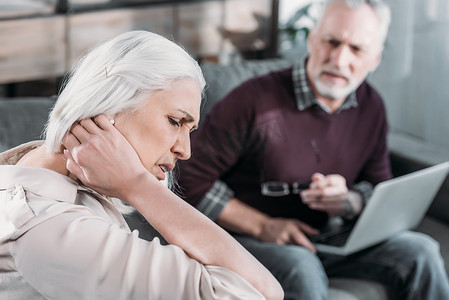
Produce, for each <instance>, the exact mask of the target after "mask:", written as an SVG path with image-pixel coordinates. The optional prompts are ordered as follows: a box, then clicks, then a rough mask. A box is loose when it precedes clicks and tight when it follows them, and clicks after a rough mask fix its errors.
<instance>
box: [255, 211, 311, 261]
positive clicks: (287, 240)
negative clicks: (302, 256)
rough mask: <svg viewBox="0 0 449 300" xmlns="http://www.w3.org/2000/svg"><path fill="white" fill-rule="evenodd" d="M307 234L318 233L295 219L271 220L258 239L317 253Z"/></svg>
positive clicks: (266, 223) (267, 222) (264, 226)
mask: <svg viewBox="0 0 449 300" xmlns="http://www.w3.org/2000/svg"><path fill="white" fill-rule="evenodd" d="M306 234H308V235H315V234H318V231H317V230H316V229H314V228H312V227H310V226H309V225H307V224H305V223H303V222H301V221H298V220H295V219H283V218H269V219H267V221H266V222H265V223H264V224H263V226H262V231H261V232H260V234H259V235H258V236H257V238H258V239H259V240H261V241H263V242H271V243H276V244H294V245H301V246H303V247H305V248H307V249H309V250H310V251H312V252H314V253H316V249H315V247H314V246H313V245H312V243H311V242H310V241H309V239H308V238H307V237H306Z"/></svg>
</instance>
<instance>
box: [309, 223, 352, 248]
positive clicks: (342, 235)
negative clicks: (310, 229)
mask: <svg viewBox="0 0 449 300" xmlns="http://www.w3.org/2000/svg"><path fill="white" fill-rule="evenodd" d="M352 228H353V227H352V226H343V227H340V228H338V229H334V230H330V231H327V232H324V233H321V234H319V235H315V236H309V239H310V241H311V242H312V243H314V244H325V245H330V246H336V247H341V246H343V245H344V244H345V243H346V241H347V240H348V237H349V234H350V233H351V230H352Z"/></svg>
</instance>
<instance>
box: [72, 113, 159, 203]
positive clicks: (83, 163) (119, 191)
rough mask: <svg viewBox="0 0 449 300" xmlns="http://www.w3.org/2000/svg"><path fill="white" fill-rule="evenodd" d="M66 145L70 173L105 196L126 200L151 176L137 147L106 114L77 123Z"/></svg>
mask: <svg viewBox="0 0 449 300" xmlns="http://www.w3.org/2000/svg"><path fill="white" fill-rule="evenodd" d="M63 145H64V147H65V148H66V149H65V150H64V156H65V157H66V158H67V165H66V167H67V169H68V171H69V172H70V173H72V174H73V175H74V176H76V177H77V178H78V179H79V180H80V181H81V182H82V183H83V184H84V185H86V186H87V187H90V188H92V189H94V190H95V191H97V192H99V193H101V194H103V195H106V196H110V197H116V198H119V199H122V200H126V198H127V197H126V195H128V193H129V191H130V190H132V187H133V184H134V183H135V182H138V180H139V178H141V177H142V176H148V174H150V173H149V172H148V171H147V170H146V169H145V167H144V166H143V164H142V163H141V161H140V159H139V156H138V155H137V153H136V151H135V150H134V148H133V147H132V146H131V145H130V143H129V142H128V141H127V140H126V138H125V137H124V136H123V135H122V134H121V133H120V132H119V131H118V130H117V129H116V128H115V127H114V125H113V124H112V123H111V121H110V120H109V118H107V117H106V116H104V115H99V116H96V117H95V118H94V120H92V119H85V120H82V121H80V122H79V123H76V124H74V125H73V126H72V128H71V129H70V132H68V133H67V134H66V136H65V138H64V140H63ZM150 177H152V176H150ZM154 181H155V182H157V179H156V178H154Z"/></svg>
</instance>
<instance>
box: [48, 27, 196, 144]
mask: <svg viewBox="0 0 449 300" xmlns="http://www.w3.org/2000/svg"><path fill="white" fill-rule="evenodd" d="M183 78H192V79H194V80H196V81H197V82H198V83H199V84H200V86H201V90H203V89H204V86H205V80H204V77H203V74H202V72H201V69H200V67H199V65H198V63H197V62H196V61H195V60H194V59H193V58H192V57H191V56H190V55H189V54H188V53H187V52H186V51H185V50H184V49H183V48H181V47H180V46H179V45H177V44H176V43H174V42H172V41H170V40H168V39H166V38H164V37H162V36H160V35H157V34H155V33H151V32H148V31H130V32H127V33H124V34H121V35H119V36H117V37H116V38H114V39H112V40H110V41H108V42H105V43H103V44H101V45H100V46H98V47H96V48H94V49H93V50H91V51H90V52H89V53H88V54H87V55H86V56H84V58H82V59H81V61H80V62H79V63H78V64H77V65H76V66H75V68H74V69H73V71H72V72H71V74H70V75H69V76H68V77H67V79H66V85H65V87H64V88H63V90H62V92H61V94H60V95H59V97H58V100H57V102H56V104H55V106H54V108H53V109H52V111H51V113H50V117H49V120H48V122H47V124H46V128H45V145H46V146H47V148H48V149H49V150H50V151H51V152H58V151H60V147H61V142H62V139H63V137H64V135H65V134H66V133H67V132H68V131H69V130H70V127H71V126H72V124H74V123H75V122H77V121H80V120H82V119H86V118H91V117H94V116H97V115H100V114H109V115H114V114H117V113H119V112H125V111H133V110H136V109H138V108H139V106H140V105H142V104H143V102H144V101H145V100H147V99H148V96H149V95H151V93H153V92H154V91H157V90H165V89H167V88H168V87H169V86H170V84H171V83H172V82H174V81H176V80H180V79H183Z"/></svg>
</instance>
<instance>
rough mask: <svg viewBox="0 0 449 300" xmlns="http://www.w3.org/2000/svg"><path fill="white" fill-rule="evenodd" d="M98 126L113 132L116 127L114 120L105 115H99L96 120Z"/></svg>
mask: <svg viewBox="0 0 449 300" xmlns="http://www.w3.org/2000/svg"><path fill="white" fill-rule="evenodd" d="M94 120H95V122H96V123H97V124H98V126H99V127H100V128H101V129H103V130H111V129H113V127H114V123H115V121H114V119H113V118H112V117H107V116H105V115H98V116H96V117H95V118H94Z"/></svg>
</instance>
